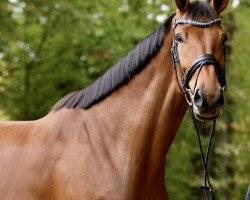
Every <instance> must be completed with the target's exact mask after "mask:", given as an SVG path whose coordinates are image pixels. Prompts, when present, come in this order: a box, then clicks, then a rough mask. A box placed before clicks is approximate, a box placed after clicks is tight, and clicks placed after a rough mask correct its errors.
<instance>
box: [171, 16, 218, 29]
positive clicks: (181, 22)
mask: <svg viewBox="0 0 250 200" xmlns="http://www.w3.org/2000/svg"><path fill="white" fill-rule="evenodd" d="M215 23H219V24H220V23H221V19H220V18H217V19H214V20H211V21H208V22H200V21H195V20H191V19H175V23H174V29H175V28H176V26H177V25H178V24H191V25H194V26H201V27H206V26H211V25H212V24H215Z"/></svg>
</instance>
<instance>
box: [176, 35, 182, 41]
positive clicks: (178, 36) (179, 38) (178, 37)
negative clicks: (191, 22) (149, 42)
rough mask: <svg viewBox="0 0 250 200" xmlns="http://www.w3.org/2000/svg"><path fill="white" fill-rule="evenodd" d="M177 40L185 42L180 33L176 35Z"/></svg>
mask: <svg viewBox="0 0 250 200" xmlns="http://www.w3.org/2000/svg"><path fill="white" fill-rule="evenodd" d="M175 40H176V41H177V42H180V43H183V42H184V41H183V39H182V37H181V36H180V35H176V36H175Z"/></svg>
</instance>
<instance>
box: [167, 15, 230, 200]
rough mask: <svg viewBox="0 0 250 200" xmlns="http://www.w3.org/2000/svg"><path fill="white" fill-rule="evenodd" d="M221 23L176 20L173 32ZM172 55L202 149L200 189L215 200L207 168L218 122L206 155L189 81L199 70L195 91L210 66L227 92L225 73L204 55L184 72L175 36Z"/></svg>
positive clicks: (212, 58)
mask: <svg viewBox="0 0 250 200" xmlns="http://www.w3.org/2000/svg"><path fill="white" fill-rule="evenodd" d="M220 23H221V19H219V18H218V19H214V20H211V21H208V22H199V21H194V20H190V19H175V22H174V28H173V31H174V35H175V29H176V27H177V26H178V25H183V24H190V25H193V26H198V27H209V26H212V25H214V24H220ZM224 53H225V52H224ZM171 54H172V59H173V67H174V70H175V73H176V78H177V82H178V84H179V86H180V88H181V89H182V91H183V92H184V94H185V97H186V100H187V103H188V104H189V106H190V107H191V113H192V119H193V122H194V126H195V129H196V132H197V139H198V144H199V148H200V154H201V161H202V165H203V168H204V186H201V187H200V189H202V190H204V191H205V195H206V199H210V197H211V199H212V200H215V194H214V191H213V188H212V185H211V183H210V179H209V173H208V169H207V166H208V157H209V152H210V147H211V142H212V138H213V134H214V129H215V124H216V121H215V120H214V121H213V125H212V128H211V130H210V138H209V142H208V145H207V149H206V154H205V155H204V152H203V148H202V142H201V137H200V131H199V128H198V125H197V120H196V118H195V116H194V113H193V109H192V106H193V103H192V101H191V100H190V99H192V98H193V92H195V91H193V92H192V90H191V89H190V87H189V81H190V80H191V78H192V76H193V74H194V73H195V72H196V70H198V75H197V78H196V82H195V86H194V90H195V87H196V84H197V79H198V76H199V73H200V71H201V69H202V67H204V66H205V65H207V64H209V65H212V66H213V67H214V68H215V72H216V75H217V78H218V81H219V83H220V86H221V88H222V89H223V90H225V89H226V79H225V71H224V70H222V68H221V66H220V64H219V63H218V61H217V60H216V58H215V56H214V55H213V54H204V55H201V56H199V57H198V58H197V59H196V60H195V61H194V62H193V64H192V65H191V66H190V68H189V70H188V71H187V73H186V72H185V71H184V69H183V67H182V66H181V63H180V59H179V55H178V40H177V38H176V37H175V36H174V39H173V46H172V48H171ZM177 70H179V71H180V73H181V74H182V75H181V81H179V78H178V72H177ZM203 126H204V122H203ZM203 129H204V128H203Z"/></svg>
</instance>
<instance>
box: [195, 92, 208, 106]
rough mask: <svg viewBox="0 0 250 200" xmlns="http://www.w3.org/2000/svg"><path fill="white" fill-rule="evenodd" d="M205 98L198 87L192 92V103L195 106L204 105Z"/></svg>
mask: <svg viewBox="0 0 250 200" xmlns="http://www.w3.org/2000/svg"><path fill="white" fill-rule="evenodd" d="M206 104H207V103H206V100H205V98H204V96H203V94H202V92H201V90H200V89H197V90H196V91H195V94H194V105H195V106H197V107H204V106H206Z"/></svg>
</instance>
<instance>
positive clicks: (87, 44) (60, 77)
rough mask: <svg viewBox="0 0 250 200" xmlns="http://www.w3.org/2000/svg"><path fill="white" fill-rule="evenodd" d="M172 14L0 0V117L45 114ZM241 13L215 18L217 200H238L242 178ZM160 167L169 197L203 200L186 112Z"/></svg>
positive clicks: (247, 26)
mask: <svg viewBox="0 0 250 200" xmlns="http://www.w3.org/2000/svg"><path fill="white" fill-rule="evenodd" d="M174 11H175V5H174V1H173V0H130V1H129V0H95V1H93V0H1V1H0V22H1V23H0V120H7V119H11V120H30V119H37V118H40V117H42V116H44V115H46V113H48V112H49V110H50V109H51V107H52V106H53V105H54V104H55V102H56V101H57V100H59V99H60V98H62V97H63V96H64V95H65V94H67V93H69V92H71V91H73V90H77V89H82V88H83V87H85V86H86V85H88V84H90V83H91V82H92V81H94V80H95V79H96V78H97V77H98V76H99V75H100V74H101V73H103V72H104V71H105V70H106V69H107V68H109V67H110V66H112V65H113V64H114V63H115V62H116V61H118V60H119V58H120V57H121V56H122V55H124V54H125V53H126V52H127V51H129V49H130V48H132V47H133V46H135V45H136V44H137V43H138V42H139V41H140V40H141V39H143V38H144V37H145V36H146V35H148V34H149V33H151V32H153V31H154V30H155V29H156V28H157V27H159V26H160V25H161V24H162V23H163V22H164V20H165V19H166V18H167V17H168V16H169V14H170V13H172V12H174ZM249 11H250V2H249V0H240V1H237V0H233V1H230V5H229V7H228V8H227V10H226V11H225V12H224V13H223V15H222V18H223V26H224V28H225V29H226V30H227V32H228V36H229V41H228V43H227V81H228V88H227V92H226V104H225V106H224V108H223V112H222V115H221V117H220V118H219V120H218V123H217V129H216V134H215V138H214V142H213V146H212V153H211V157H210V165H209V168H210V171H211V175H212V183H213V185H214V188H216V193H217V194H216V195H217V198H218V199H220V200H243V199H244V198H245V194H246V190H247V185H248V183H249V181H250V134H249V132H250V114H249V108H250V103H249V100H250V95H249V92H250V65H249V63H250V45H249V44H250V19H249V18H248V17H249V13H250V12H249ZM203 139H204V141H205V140H206V139H207V136H206V135H204V136H203ZM166 166H167V167H166V169H167V170H166V185H167V188H168V192H169V195H170V198H171V199H174V200H201V199H203V196H202V194H201V193H200V192H199V191H198V189H197V186H198V185H200V184H202V182H203V180H202V178H201V177H202V176H201V175H202V168H201V164H200V156H199V151H198V145H197V142H196V135H195V131H194V127H193V125H192V122H191V120H190V116H189V115H188V114H187V116H186V118H185V120H184V122H183V123H182V126H181V128H180V130H179V133H178V134H177V137H176V139H175V141H174V143H173V145H172V146H171V150H170V152H169V154H168V156H167V162H166Z"/></svg>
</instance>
